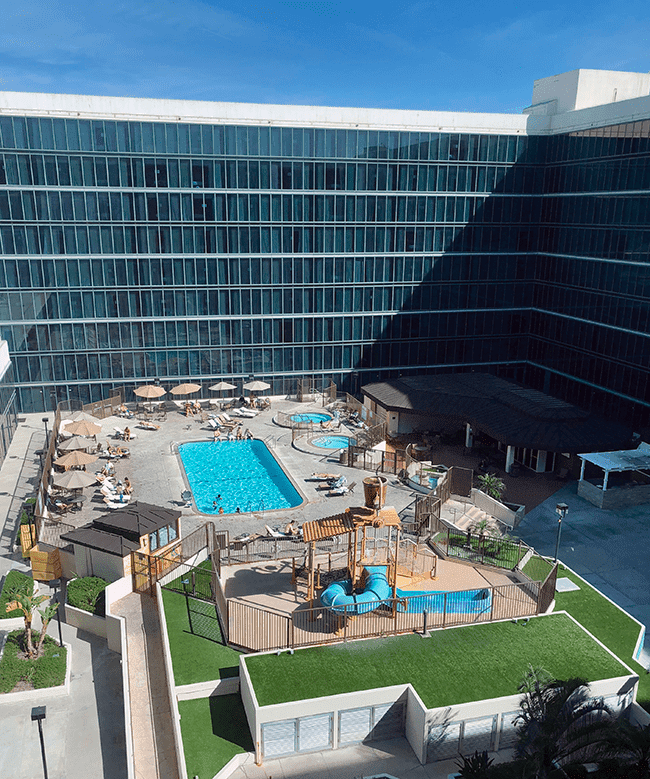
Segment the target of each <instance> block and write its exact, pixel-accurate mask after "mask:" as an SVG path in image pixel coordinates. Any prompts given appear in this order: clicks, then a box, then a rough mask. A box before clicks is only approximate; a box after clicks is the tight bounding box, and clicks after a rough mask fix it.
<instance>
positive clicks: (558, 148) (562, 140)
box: [546, 119, 650, 162]
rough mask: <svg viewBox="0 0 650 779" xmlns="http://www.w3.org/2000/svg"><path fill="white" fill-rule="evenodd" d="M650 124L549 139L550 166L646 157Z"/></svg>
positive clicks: (596, 128) (628, 124) (612, 126)
mask: <svg viewBox="0 0 650 779" xmlns="http://www.w3.org/2000/svg"><path fill="white" fill-rule="evenodd" d="M649 138H650V120H648V119H645V120H641V121H638V122H625V123H623V124H613V125H608V126H607V127H592V128H590V129H589V130H578V131H576V132H573V133H569V134H568V135H555V136H553V137H551V138H548V139H547V155H546V159H547V161H548V162H554V161H560V160H575V159H582V160H584V159H589V158H590V157H612V156H619V155H623V154H625V155H627V154H643V153H647V152H648V151H650V143H649V142H648V139H649Z"/></svg>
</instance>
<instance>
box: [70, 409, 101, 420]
mask: <svg viewBox="0 0 650 779" xmlns="http://www.w3.org/2000/svg"><path fill="white" fill-rule="evenodd" d="M70 419H71V420H72V421H73V422H81V421H82V420H85V421H86V422H98V421H99V418H98V417H95V416H93V415H92V414H89V413H88V412H87V411H75V412H74V414H72V416H71V417H70Z"/></svg>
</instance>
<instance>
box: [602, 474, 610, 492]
mask: <svg viewBox="0 0 650 779" xmlns="http://www.w3.org/2000/svg"><path fill="white" fill-rule="evenodd" d="M608 476H609V471H605V477H604V479H603V492H605V490H606V489H607V478H608Z"/></svg>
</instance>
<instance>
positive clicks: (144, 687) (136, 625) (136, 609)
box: [111, 593, 178, 779]
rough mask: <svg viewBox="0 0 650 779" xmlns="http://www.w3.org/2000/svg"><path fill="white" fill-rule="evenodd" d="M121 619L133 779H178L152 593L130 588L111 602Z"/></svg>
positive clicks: (156, 614) (156, 612) (158, 629)
mask: <svg viewBox="0 0 650 779" xmlns="http://www.w3.org/2000/svg"><path fill="white" fill-rule="evenodd" d="M111 612H112V613H113V614H118V615H119V616H122V617H124V618H125V620H126V644H127V652H128V661H129V686H130V689H131V728H132V731H133V756H134V763H135V775H136V777H137V779H178V769H177V765H176V754H175V750H174V736H173V731H172V714H171V706H170V702H169V694H168V692H167V677H166V672H165V663H164V659H163V648H162V633H161V630H160V621H159V617H158V608H157V605H156V600H155V598H152V597H150V596H149V595H139V594H138V593H131V594H130V595H127V596H126V597H124V598H122V599H121V600H119V601H117V603H115V604H113V606H112V607H111Z"/></svg>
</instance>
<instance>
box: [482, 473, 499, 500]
mask: <svg viewBox="0 0 650 779" xmlns="http://www.w3.org/2000/svg"><path fill="white" fill-rule="evenodd" d="M476 481H477V482H478V488H479V490H480V491H481V492H484V493H485V494H486V495H489V496H490V497H491V498H494V499H495V500H501V496H502V495H503V493H504V492H505V491H506V485H505V484H504V483H503V480H502V479H500V478H499V477H498V476H495V475H494V474H493V473H482V474H480V475H479V476H477V477H476Z"/></svg>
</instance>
